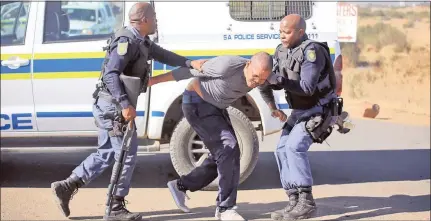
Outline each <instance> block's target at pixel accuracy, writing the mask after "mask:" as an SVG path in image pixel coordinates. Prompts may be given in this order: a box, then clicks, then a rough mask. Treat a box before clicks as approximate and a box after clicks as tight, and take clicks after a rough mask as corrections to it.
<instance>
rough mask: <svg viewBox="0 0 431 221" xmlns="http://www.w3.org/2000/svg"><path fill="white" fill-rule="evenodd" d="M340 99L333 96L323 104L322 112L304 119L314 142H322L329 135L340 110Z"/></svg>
mask: <svg viewBox="0 0 431 221" xmlns="http://www.w3.org/2000/svg"><path fill="white" fill-rule="evenodd" d="M342 102H343V101H342V99H341V98H335V99H333V100H332V101H331V102H329V103H328V104H327V105H324V106H323V113H319V114H315V115H312V116H311V117H310V118H309V119H308V120H305V121H306V122H305V129H306V131H307V132H308V134H310V136H311V137H312V139H313V141H314V142H315V143H322V142H323V141H325V140H326V138H328V137H329V135H331V133H332V130H333V126H334V123H335V121H336V118H337V116H338V115H339V114H340V113H341V111H342Z"/></svg>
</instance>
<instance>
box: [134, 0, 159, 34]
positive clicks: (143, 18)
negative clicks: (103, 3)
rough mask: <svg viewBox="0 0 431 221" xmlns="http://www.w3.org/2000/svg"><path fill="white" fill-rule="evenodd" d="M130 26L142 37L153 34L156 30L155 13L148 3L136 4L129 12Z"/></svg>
mask: <svg viewBox="0 0 431 221" xmlns="http://www.w3.org/2000/svg"><path fill="white" fill-rule="evenodd" d="M129 21H130V24H131V25H132V26H133V27H135V28H136V29H137V30H138V31H139V33H140V34H141V35H142V36H147V35H151V34H154V33H155V31H156V29H157V20H156V13H155V11H154V8H153V6H152V5H151V4H150V3H148V2H138V3H136V4H134V5H133V6H132V8H131V9H130V11H129Z"/></svg>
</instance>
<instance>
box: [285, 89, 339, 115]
mask: <svg viewBox="0 0 431 221" xmlns="http://www.w3.org/2000/svg"><path fill="white" fill-rule="evenodd" d="M331 91H332V89H331V88H330V87H327V88H324V89H322V90H316V92H315V93H314V94H313V96H298V95H296V94H292V93H290V92H288V91H285V98H286V101H287V103H288V104H289V107H291V108H292V109H297V110H308V109H310V108H312V107H314V106H316V104H318V103H319V100H320V99H322V98H324V97H325V96H326V95H328V94H329V93H330V92H331Z"/></svg>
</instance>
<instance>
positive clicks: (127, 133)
mask: <svg viewBox="0 0 431 221" xmlns="http://www.w3.org/2000/svg"><path fill="white" fill-rule="evenodd" d="M120 80H121V81H122V82H123V84H124V88H125V91H126V93H127V97H128V99H129V102H130V103H131V104H132V106H133V107H134V108H135V109H136V105H137V103H138V96H139V94H141V91H146V87H147V84H146V83H145V81H144V82H143V81H142V80H141V78H139V77H131V76H126V75H124V74H122V75H120ZM104 117H106V118H109V119H112V120H117V121H119V122H120V124H122V125H120V128H121V129H120V130H121V131H122V132H123V134H124V135H123V142H122V144H121V153H120V156H119V157H118V160H116V161H115V164H114V167H113V171H112V175H111V180H110V183H109V189H108V194H107V195H108V199H107V200H106V204H105V205H106V210H105V214H106V216H109V215H111V210H112V199H113V196H114V195H115V192H116V191H117V187H118V179H119V178H120V174H121V172H122V171H123V167H124V161H125V160H126V156H127V153H128V151H129V149H130V144H131V142H132V136H133V133H134V132H135V128H136V125H135V122H134V120H132V121H129V122H126V121H125V120H124V118H123V115H122V113H121V111H116V112H113V113H112V112H110V113H105V114H104ZM124 123H127V125H125V124H124Z"/></svg>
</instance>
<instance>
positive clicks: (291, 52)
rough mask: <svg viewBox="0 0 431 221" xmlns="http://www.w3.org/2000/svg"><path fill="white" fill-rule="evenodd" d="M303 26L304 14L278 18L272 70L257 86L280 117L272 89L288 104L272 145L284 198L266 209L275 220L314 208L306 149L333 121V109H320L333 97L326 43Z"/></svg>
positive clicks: (302, 214)
mask: <svg viewBox="0 0 431 221" xmlns="http://www.w3.org/2000/svg"><path fill="white" fill-rule="evenodd" d="M305 30H306V23H305V20H304V19H303V18H302V17H300V16H299V15H297V14H291V15H288V16H286V17H284V18H283V20H282V21H281V23H280V38H281V44H280V45H278V46H277V48H276V51H275V54H274V69H273V74H272V76H271V77H269V78H268V82H267V83H265V84H264V85H262V86H260V87H259V90H260V92H261V95H262V97H263V99H264V100H265V102H266V103H267V104H268V106H269V107H270V109H271V111H272V116H273V117H277V118H279V119H280V120H281V121H286V118H287V116H286V115H285V114H284V113H283V111H281V110H279V109H277V106H276V105H275V102H274V96H273V93H272V90H281V89H284V91H285V94H286V100H287V102H288V104H289V106H290V108H291V109H293V110H292V112H291V115H290V116H289V118H288V119H287V122H286V123H285V125H284V127H283V130H282V134H281V138H280V140H279V143H278V146H277V148H276V151H275V157H276V160H277V165H278V169H279V172H280V180H281V184H282V186H283V189H284V190H285V192H286V193H287V195H288V199H289V203H288V205H287V207H286V208H284V209H282V210H278V211H275V212H273V213H271V218H272V219H274V220H282V219H285V220H290V219H301V218H307V217H310V216H311V215H313V214H314V212H315V211H316V204H315V202H314V199H313V195H312V185H313V179H312V174H311V169H310V163H309V161H308V156H307V151H308V149H309V148H310V146H311V144H312V143H313V142H322V140H324V139H326V137H327V136H329V134H330V132H329V134H328V130H329V127H328V125H329V123H328V122H329V121H333V118H332V117H331V116H332V115H328V117H324V116H325V115H322V114H324V113H329V112H328V111H329V110H330V108H331V107H332V102H333V100H334V99H335V98H336V94H335V75H334V71H333V67H332V61H331V59H330V53H329V48H328V47H327V46H326V45H325V44H323V43H319V42H316V41H312V40H310V39H308V37H307V35H306V34H305ZM330 106H331V107H330ZM319 116H320V117H319ZM318 123H320V126H317V125H319V124H318ZM313 129H315V130H313ZM319 131H320V132H319Z"/></svg>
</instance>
